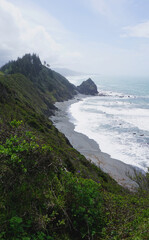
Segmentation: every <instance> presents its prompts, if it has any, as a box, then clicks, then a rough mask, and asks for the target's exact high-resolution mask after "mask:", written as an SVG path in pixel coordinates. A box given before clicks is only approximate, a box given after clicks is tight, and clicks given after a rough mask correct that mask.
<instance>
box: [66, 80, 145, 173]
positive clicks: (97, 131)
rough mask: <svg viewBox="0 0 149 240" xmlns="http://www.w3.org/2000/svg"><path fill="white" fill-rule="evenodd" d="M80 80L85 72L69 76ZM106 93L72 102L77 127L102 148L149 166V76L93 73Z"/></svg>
mask: <svg viewBox="0 0 149 240" xmlns="http://www.w3.org/2000/svg"><path fill="white" fill-rule="evenodd" d="M68 79H69V80H70V81H71V82H72V83H75V84H76V85H77V84H80V82H81V80H82V76H81V77H80V78H79V77H77V78H76V77H73V78H72V77H69V78H68ZM92 79H93V81H94V82H95V83H96V84H97V86H98V91H99V93H100V95H102V96H89V97H86V98H83V99H82V100H81V101H78V102H76V103H74V104H72V105H71V106H70V108H69V109H68V112H69V116H70V121H71V122H73V123H74V125H75V131H77V132H80V133H83V134H85V135H87V136H88V137H89V138H91V139H94V140H95V141H96V142H97V143H98V144H99V147H100V149H101V151H102V152H106V153H108V154H110V155H111V157H112V158H116V159H118V160H121V161H123V162H125V163H127V164H131V165H133V166H136V167H139V168H141V169H143V170H145V171H146V170H147V168H148V167H149V78H127V77H125V78H120V77H114V78H112V77H102V76H92Z"/></svg>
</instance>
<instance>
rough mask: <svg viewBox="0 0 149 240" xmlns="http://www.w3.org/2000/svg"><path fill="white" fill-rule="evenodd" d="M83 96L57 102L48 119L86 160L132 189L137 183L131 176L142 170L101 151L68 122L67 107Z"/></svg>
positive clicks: (92, 141) (91, 140)
mask: <svg viewBox="0 0 149 240" xmlns="http://www.w3.org/2000/svg"><path fill="white" fill-rule="evenodd" d="M84 97H86V96H84V95H80V94H79V95H77V96H76V97H75V98H74V99H72V100H69V101H65V102H57V103H56V104H55V106H56V107H57V108H58V111H56V112H55V116H52V117H51V118H50V119H51V120H52V121H53V123H54V125H55V126H56V128H57V129H58V130H59V131H60V132H62V133H64V135H65V136H66V137H67V138H68V140H69V142H70V143H71V145H72V146H73V147H74V148H75V149H76V150H78V151H79V152H80V153H81V154H83V155H84V156H85V157H86V158H87V159H88V160H91V161H92V162H94V163H95V164H96V165H97V166H99V167H100V168H101V169H102V170H103V171H104V172H106V173H108V174H109V175H110V176H111V177H112V178H113V179H115V180H116V181H117V182H118V183H119V184H120V185H122V186H123V187H125V188H128V189H129V190H131V191H134V190H135V189H136V188H137V187H138V185H137V183H136V182H135V181H133V180H132V179H131V177H134V176H135V172H136V171H137V172H142V170H141V169H138V168H136V167H134V166H131V165H128V164H125V163H123V162H122V161H119V160H117V159H113V158H111V157H110V155H108V154H106V153H103V152H101V150H100V148H99V145H98V144H97V143H96V142H95V141H94V140H93V139H90V138H88V137H87V136H86V135H84V134H82V133H78V132H76V131H75V130H74V129H75V126H74V124H73V123H71V122H70V115H69V113H68V108H69V106H70V105H71V104H73V103H75V102H77V101H81V99H82V98H84ZM130 176H131V177H130Z"/></svg>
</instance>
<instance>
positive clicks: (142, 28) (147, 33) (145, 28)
mask: <svg viewBox="0 0 149 240" xmlns="http://www.w3.org/2000/svg"><path fill="white" fill-rule="evenodd" d="M123 30H124V31H125V33H124V34H123V35H122V36H123V37H137V38H149V21H146V22H143V23H139V24H137V25H135V26H127V27H124V28H123Z"/></svg>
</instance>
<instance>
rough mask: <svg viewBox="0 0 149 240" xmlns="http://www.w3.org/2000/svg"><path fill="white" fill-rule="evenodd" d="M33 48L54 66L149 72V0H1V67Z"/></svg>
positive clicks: (120, 72) (91, 70)
mask: <svg viewBox="0 0 149 240" xmlns="http://www.w3.org/2000/svg"><path fill="white" fill-rule="evenodd" d="M33 52H34V53H37V54H38V55H39V56H40V58H41V60H42V61H43V60H46V61H47V63H49V64H50V65H51V68H52V67H53V68H54V67H66V68H70V69H73V70H76V71H81V72H85V73H100V74H106V75H128V76H129V75H133V76H137V75H139V76H149V0H0V65H2V64H4V63H6V62H7V61H9V60H12V59H16V58H17V57H21V56H22V55H24V54H25V53H33Z"/></svg>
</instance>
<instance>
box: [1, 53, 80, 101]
mask: <svg viewBox="0 0 149 240" xmlns="http://www.w3.org/2000/svg"><path fill="white" fill-rule="evenodd" d="M0 70H1V71H2V72H3V73H4V74H5V75H8V74H18V73H20V74H23V75H24V76H25V77H26V78H27V79H28V80H30V81H31V82H32V84H33V86H34V88H35V89H36V91H38V94H40V95H41V97H42V98H43V100H44V102H45V103H48V104H49V103H54V102H55V101H63V100H68V99H70V98H72V97H73V96H74V95H75V94H76V87H75V86H74V85H73V84H71V83H69V81H68V80H67V79H66V78H65V77H63V76H62V75H60V74H59V73H56V72H54V71H52V70H51V69H49V68H48V67H46V66H44V65H42V64H41V61H40V59H39V57H38V56H36V55H35V54H33V55H30V54H26V55H25V56H24V57H23V58H18V59H17V60H16V61H11V62H9V63H8V64H6V65H4V66H3V67H2V68H1V69H0Z"/></svg>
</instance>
